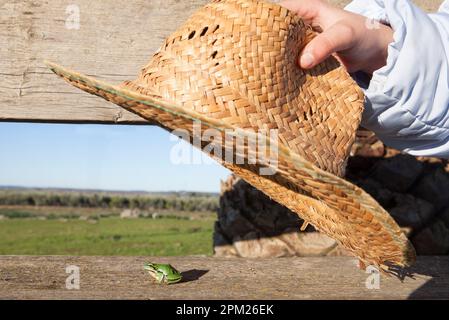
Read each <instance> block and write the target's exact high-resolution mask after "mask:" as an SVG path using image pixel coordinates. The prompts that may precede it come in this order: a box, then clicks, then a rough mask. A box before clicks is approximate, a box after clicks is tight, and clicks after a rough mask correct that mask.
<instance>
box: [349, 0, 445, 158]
mask: <svg viewBox="0 0 449 320" xmlns="http://www.w3.org/2000/svg"><path fill="white" fill-rule="evenodd" d="M346 9H347V10H351V11H353V12H355V13H359V14H362V15H364V16H367V17H369V18H373V19H378V20H381V21H382V22H384V23H388V24H390V25H391V27H392V28H393V30H394V41H393V42H392V43H391V44H390V45H389V46H388V58H387V62H386V65H385V66H384V67H382V68H380V69H378V70H377V71H375V72H374V73H373V75H372V79H371V81H370V82H369V83H368V84H367V87H366V88H365V95H366V103H365V112H364V115H363V120H362V124H363V126H365V127H366V128H368V129H371V130H373V131H374V132H375V133H376V134H377V135H378V137H379V138H380V139H381V140H383V141H384V142H385V143H386V144H387V145H390V146H392V147H395V148H397V149H400V150H403V151H405V152H407V153H410V154H412V155H417V156H437V157H442V158H449V1H445V2H444V3H443V5H442V6H441V8H440V10H439V12H438V13H435V14H426V13H424V12H423V11H421V10H420V9H419V8H417V7H415V6H414V5H413V4H411V3H410V2H408V1H405V0H398V1H388V0H386V1H383V0H376V1H370V2H369V5H367V1H359V0H356V1H353V2H352V3H351V4H350V5H349V6H347V7H346Z"/></svg>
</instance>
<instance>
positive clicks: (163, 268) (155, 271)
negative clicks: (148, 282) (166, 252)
mask: <svg viewBox="0 0 449 320" xmlns="http://www.w3.org/2000/svg"><path fill="white" fill-rule="evenodd" d="M143 268H144V269H145V270H147V271H148V272H149V274H150V275H151V276H152V277H153V278H154V279H156V281H157V282H159V283H164V284H172V283H176V282H179V281H181V279H182V275H181V273H180V272H179V271H178V270H176V269H175V268H174V267H173V266H171V265H170V264H162V263H145V265H144V267H143Z"/></svg>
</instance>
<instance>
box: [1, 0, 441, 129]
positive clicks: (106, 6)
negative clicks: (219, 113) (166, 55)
mask: <svg viewBox="0 0 449 320" xmlns="http://www.w3.org/2000/svg"><path fill="white" fill-rule="evenodd" d="M206 2H207V0H182V1H180V0H105V1H90V0H77V1H76V2H75V3H76V4H77V5H78V7H79V9H80V29H79V30H76V29H67V28H66V19H67V18H68V16H69V14H67V13H66V9H67V6H68V4H70V2H67V1H62V0H55V1H38V0H25V1H22V0H2V1H0V79H1V81H0V121H26V122H71V123H128V124H129V123H132V124H148V122H146V121H145V120H143V119H141V118H140V117H138V116H136V115H133V114H131V113H129V112H127V111H125V110H122V109H121V108H119V107H117V106H115V105H113V104H111V103H108V102H105V101H103V100H102V99H99V98H97V97H94V96H91V95H89V94H86V93H84V92H82V91H80V90H77V89H75V88H72V87H70V86H69V85H67V84H66V83H65V82H63V81H61V79H58V78H57V77H56V76H55V75H53V74H52V73H51V72H50V71H49V70H48V68H46V67H45V65H44V64H43V60H44V59H48V60H52V61H55V62H57V63H60V64H62V65H65V66H67V67H71V68H74V69H76V70H78V71H80V72H85V73H87V74H89V75H92V76H95V77H97V78H100V79H103V80H106V79H107V80H108V81H110V82H112V83H119V82H121V81H123V80H126V79H133V78H135V75H136V74H137V73H138V71H139V68H140V67H141V66H143V65H144V64H145V63H146V62H147V60H148V59H149V57H150V55H151V54H152V53H153V52H154V51H155V50H157V48H158V47H159V45H160V44H161V43H162V42H163V40H164V39H165V37H166V36H168V35H169V34H170V33H171V32H173V31H174V30H175V29H176V28H177V27H178V26H180V25H181V24H182V23H183V21H184V20H186V18H187V17H188V16H189V15H190V14H191V13H192V12H193V11H194V10H196V9H197V8H199V7H200V6H202V5H204V4H205V3H206ZM332 2H333V3H335V4H338V5H340V6H342V5H344V4H346V3H347V2H349V1H341V0H334V1H332ZM417 3H418V4H419V5H421V6H422V7H423V8H424V9H426V10H434V9H435V8H437V7H438V4H439V3H441V1H435V0H423V1H417Z"/></svg>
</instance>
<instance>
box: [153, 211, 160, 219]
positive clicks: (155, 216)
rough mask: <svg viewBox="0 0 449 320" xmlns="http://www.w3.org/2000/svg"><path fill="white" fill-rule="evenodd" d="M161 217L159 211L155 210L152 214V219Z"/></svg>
mask: <svg viewBox="0 0 449 320" xmlns="http://www.w3.org/2000/svg"><path fill="white" fill-rule="evenodd" d="M160 217H161V215H160V214H159V213H157V212H153V213H152V214H151V219H159V218H160Z"/></svg>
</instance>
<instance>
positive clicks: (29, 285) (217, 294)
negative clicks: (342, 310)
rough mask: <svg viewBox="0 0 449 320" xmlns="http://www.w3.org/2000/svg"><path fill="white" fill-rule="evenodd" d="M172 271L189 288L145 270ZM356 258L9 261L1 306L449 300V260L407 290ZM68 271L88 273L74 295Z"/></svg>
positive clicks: (423, 270) (417, 270) (427, 266)
mask: <svg viewBox="0 0 449 320" xmlns="http://www.w3.org/2000/svg"><path fill="white" fill-rule="evenodd" d="M148 261H152V262H162V263H171V264H172V265H174V266H175V267H176V268H178V269H179V271H181V272H182V273H183V275H184V278H185V281H183V282H181V283H178V284H174V285H169V286H166V285H159V284H156V283H154V282H153V281H152V280H151V279H150V277H149V275H148V274H146V272H145V271H144V270H143V269H142V266H143V264H144V263H145V262H148ZM356 265H357V261H356V260H355V259H354V258H350V257H320V258H280V259H279V258H277V259H276V258H273V259H257V260H256V259H242V258H213V257H201V256H189V257H166V258H162V257H68V256H67V257H66V256H1V257H0V299H430V298H432V299H448V298H449V257H447V256H446V257H424V256H422V257H419V259H418V262H417V263H416V265H415V266H414V267H413V268H412V269H411V270H410V271H411V272H412V273H413V278H410V277H408V278H406V279H405V280H404V281H403V282H401V281H400V280H399V279H397V278H395V277H388V276H384V275H381V277H380V282H379V289H368V288H367V287H366V281H367V278H368V277H369V276H370V274H367V273H365V272H364V271H361V270H359V269H358V268H357V267H356ZM67 266H77V267H79V270H80V288H79V290H68V289H67V288H66V279H67V277H68V276H69V275H68V274H66V267H67Z"/></svg>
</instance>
